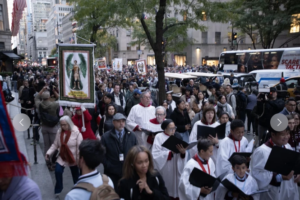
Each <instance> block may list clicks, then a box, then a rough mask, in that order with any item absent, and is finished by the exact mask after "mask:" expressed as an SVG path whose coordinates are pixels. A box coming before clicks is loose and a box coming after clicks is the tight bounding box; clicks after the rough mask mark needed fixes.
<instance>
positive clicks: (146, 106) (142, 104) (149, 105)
mask: <svg viewBox="0 0 300 200" xmlns="http://www.w3.org/2000/svg"><path fill="white" fill-rule="evenodd" d="M139 105H140V106H143V107H145V108H146V107H150V106H151V104H149V105H148V106H144V105H143V104H142V103H139Z"/></svg>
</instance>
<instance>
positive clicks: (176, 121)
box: [0, 67, 300, 200]
mask: <svg viewBox="0 0 300 200" xmlns="http://www.w3.org/2000/svg"><path fill="white" fill-rule="evenodd" d="M180 70H182V69H180V68H179V69H178V68H176V69H173V68H171V67H170V68H166V71H169V72H173V71H175V72H178V71H180ZM184 70H199V71H205V70H206V71H207V70H208V68H205V69H195V68H192V67H190V68H186V69H184ZM95 77H96V78H95V88H94V89H95V91H96V94H97V95H96V97H97V101H96V104H95V108H85V107H84V106H81V107H76V108H68V107H61V106H59V104H58V102H57V101H56V100H57V98H58V94H59V87H58V76H57V73H56V72H55V71H54V72H51V73H46V72H44V71H41V70H38V69H28V70H27V71H26V70H24V69H17V71H16V72H14V76H13V78H12V81H13V82H14V83H13V84H12V85H13V86H14V90H15V91H17V90H18V92H19V102H20V104H21V106H22V110H21V112H22V113H24V114H27V115H28V116H29V117H30V119H31V120H32V123H35V124H41V133H42V135H43V140H44V141H43V142H44V155H45V160H46V163H47V166H48V168H49V170H50V171H54V173H55V178H56V183H55V191H54V194H55V196H57V197H58V196H59V194H60V193H61V192H62V190H63V172H64V168H65V167H69V168H70V170H71V173H72V178H73V182H74V188H73V189H72V190H71V191H70V192H69V193H68V194H67V196H66V197H65V199H66V200H73V199H81V200H83V199H90V197H91V196H92V197H95V196H93V195H96V194H95V193H96V192H95V190H103V188H105V189H106V190H109V191H110V193H109V194H110V195H111V196H112V197H114V198H115V199H117V198H120V199H122V198H123V199H125V200H127V199H128V200H129V199H133V200H134V199H149V200H150V199H153V200H154V199H155V200H158V199H161V200H165V199H181V200H194V199H195V200H197V199H202V200H210V199H211V200H213V199H216V200H219V199H237V200H239V199H243V200H244V199H255V200H259V199H262V200H268V199H269V200H276V199H278V200H281V199H295V200H296V199H299V192H298V183H299V181H300V175H298V174H294V172H293V171H291V172H290V173H289V174H288V175H282V174H277V173H275V172H270V171H268V170H266V169H265V168H264V167H265V164H266V162H267V160H268V157H269V155H270V152H271V150H272V147H273V146H280V147H284V148H286V149H290V150H293V151H297V152H299V150H300V135H299V130H300V126H299V116H300V115H299V111H300V107H299V106H298V105H299V104H298V102H297V101H296V100H295V98H288V99H283V98H278V97H277V89H276V88H271V89H270V92H269V93H258V92H257V90H252V92H251V94H248V93H247V92H246V90H245V88H244V87H242V86H240V85H238V84H237V81H236V80H235V79H234V78H233V77H231V78H226V79H224V78H223V79H222V77H217V78H215V79H206V78H204V79H200V83H199V85H198V84H196V83H195V82H194V80H188V81H185V80H184V81H180V80H174V82H175V83H176V84H178V85H180V86H181V88H182V96H181V97H180V98H174V96H173V95H172V91H168V88H169V81H171V80H165V82H164V83H163V84H165V85H166V90H167V93H166V97H165V99H166V100H165V101H164V102H163V104H162V105H160V104H159V102H158V101H157V98H156V95H155V94H153V92H152V91H153V90H156V88H157V85H158V84H160V83H159V81H158V78H157V74H156V72H155V69H154V68H149V69H148V74H147V75H141V74H137V72H136V71H135V70H134V68H125V69H124V70H123V71H122V72H113V71H111V72H109V71H106V70H105V71H96V72H95ZM140 88H143V90H141V89H140ZM144 88H145V89H144ZM298 107H299V108H298ZM277 113H281V114H283V115H286V116H287V118H288V122H289V124H288V126H287V127H286V129H284V130H283V131H277V130H274V129H273V128H272V127H271V125H270V120H271V117H272V116H273V115H275V114H277ZM245 123H247V124H245ZM222 124H226V125H225V126H226V130H225V138H224V139H220V138H218V136H215V137H214V136H213V135H211V134H209V136H208V137H207V138H203V137H201V136H200V135H201V134H199V131H198V127H199V126H204V127H211V128H215V127H218V126H220V125H222ZM245 127H246V129H245ZM245 134H249V136H251V135H252V134H253V137H254V139H255V140H251V141H249V140H248V139H246V137H245V136H244V135H245ZM170 137H176V138H178V139H180V140H183V141H185V142H186V143H192V142H196V143H197V145H196V146H194V147H193V148H191V149H186V148H184V147H183V146H182V145H177V146H176V149H177V151H176V152H174V151H171V150H170V149H168V148H166V147H165V146H164V145H163V144H164V143H165V142H166V141H167V140H168V139H169V138H170ZM33 139H34V140H36V141H39V139H40V138H39V128H38V127H37V128H35V129H34V135H33ZM242 152H244V153H252V152H253V154H252V155H251V159H250V158H249V157H244V156H241V155H239V154H237V155H234V153H242ZM100 164H103V165H104V174H99V172H98V171H97V167H98V166H99V165H100ZM195 168H196V169H198V170H201V171H202V172H204V173H206V174H208V175H210V176H212V177H217V178H219V179H220V181H222V180H225V179H227V180H229V181H230V182H232V183H233V184H234V185H236V187H238V188H239V189H240V190H242V191H243V192H244V193H245V194H247V195H248V196H247V197H245V196H243V195H241V194H240V193H237V192H236V191H230V190H228V188H226V187H225V186H224V185H222V184H220V185H219V186H218V187H216V188H215V187H212V186H208V185H205V184H206V183H205V184H204V185H202V186H201V187H197V186H195V185H194V184H192V183H191V182H192V181H191V179H195V181H196V182H201V178H203V177H204V176H203V177H196V178H195V177H192V176H191V174H192V172H193V170H194V169H195ZM204 182H205V181H204ZM85 183H90V184H85ZM0 186H1V182H0ZM95 188H96V189H95ZM264 189H266V191H264V192H262V193H257V191H259V190H264ZM1 190H3V188H1V187H0V191H1ZM4 191H5V190H4ZM0 199H1V198H0ZM112 199H113V198H112Z"/></svg>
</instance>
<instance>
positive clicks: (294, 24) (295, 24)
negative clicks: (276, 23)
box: [290, 14, 300, 33]
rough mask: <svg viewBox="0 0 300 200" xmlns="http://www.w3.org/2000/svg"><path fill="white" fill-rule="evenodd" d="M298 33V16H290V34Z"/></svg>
mask: <svg viewBox="0 0 300 200" xmlns="http://www.w3.org/2000/svg"><path fill="white" fill-rule="evenodd" d="M299 32H300V14H294V15H292V23H291V30H290V33H299Z"/></svg>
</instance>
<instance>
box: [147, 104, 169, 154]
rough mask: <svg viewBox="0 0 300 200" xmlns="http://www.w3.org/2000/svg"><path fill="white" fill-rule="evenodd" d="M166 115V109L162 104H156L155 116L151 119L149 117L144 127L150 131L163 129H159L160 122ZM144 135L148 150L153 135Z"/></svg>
mask: <svg viewBox="0 0 300 200" xmlns="http://www.w3.org/2000/svg"><path fill="white" fill-rule="evenodd" d="M166 115H167V113H166V109H165V108H164V107H163V106H158V107H157V108H155V116H156V117H155V118H153V119H150V120H149V122H148V123H147V125H146V127H145V128H146V129H147V130H149V131H151V132H158V131H163V130H162V129H161V124H162V123H163V121H164V120H165V118H166ZM145 137H146V138H144V139H143V140H146V141H147V144H146V147H147V148H148V149H149V150H151V149H152V145H153V142H154V137H155V135H152V134H149V135H147V134H146V135H145Z"/></svg>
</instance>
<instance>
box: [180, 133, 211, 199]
mask: <svg viewBox="0 0 300 200" xmlns="http://www.w3.org/2000/svg"><path fill="white" fill-rule="evenodd" d="M197 148H198V149H199V151H198V153H197V154H195V155H194V156H193V158H191V159H190V160H189V161H188V162H187V164H186V165H185V167H184V169H183V172H182V175H181V178H180V182H179V189H178V192H179V199H183V200H185V199H195V200H198V199H199V200H214V199H215V198H214V195H215V192H211V189H212V188H206V187H202V188H199V187H196V186H194V185H192V184H191V183H190V181H189V178H190V175H191V173H192V171H193V169H194V168H197V169H199V170H201V171H203V172H205V173H207V174H210V175H211V176H213V177H215V164H214V162H213V160H212V159H211V156H212V154H213V144H212V142H211V141H210V140H208V139H200V140H199V141H198V144H197ZM200 194H205V195H206V196H205V197H204V195H200ZM199 197H200V198H199Z"/></svg>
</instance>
